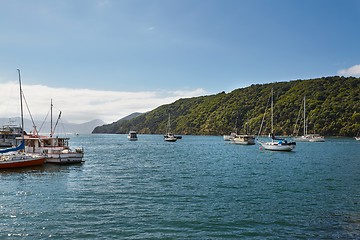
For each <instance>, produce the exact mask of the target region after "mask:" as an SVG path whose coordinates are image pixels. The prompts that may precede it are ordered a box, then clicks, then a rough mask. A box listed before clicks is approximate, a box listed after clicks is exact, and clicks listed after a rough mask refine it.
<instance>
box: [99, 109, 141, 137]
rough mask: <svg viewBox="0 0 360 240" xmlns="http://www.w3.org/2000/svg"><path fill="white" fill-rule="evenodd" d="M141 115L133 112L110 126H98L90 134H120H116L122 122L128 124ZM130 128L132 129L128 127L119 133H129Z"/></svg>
mask: <svg viewBox="0 0 360 240" xmlns="http://www.w3.org/2000/svg"><path fill="white" fill-rule="evenodd" d="M141 114H142V113H138V112H135V113H132V114H130V115H128V116H126V117H124V118H122V119H120V120H118V121H116V122H113V123H111V124H105V125H102V126H98V127H96V128H95V129H94V130H93V131H92V133H120V132H118V129H119V127H120V126H121V125H122V124H123V123H124V122H128V121H130V120H131V119H133V118H136V117H138V116H140V115H141ZM131 127H132V125H128V129H126V130H124V131H123V132H121V133H125V132H126V133H127V132H129V131H130V129H131Z"/></svg>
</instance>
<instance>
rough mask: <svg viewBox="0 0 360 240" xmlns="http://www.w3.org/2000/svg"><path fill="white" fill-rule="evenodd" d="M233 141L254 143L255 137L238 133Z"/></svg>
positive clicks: (244, 143) (241, 143)
mask: <svg viewBox="0 0 360 240" xmlns="http://www.w3.org/2000/svg"><path fill="white" fill-rule="evenodd" d="M231 141H232V143H235V144H240V145H254V144H255V137H254V136H252V135H248V134H244V135H236V136H235V137H234V138H233V139H232V140H231Z"/></svg>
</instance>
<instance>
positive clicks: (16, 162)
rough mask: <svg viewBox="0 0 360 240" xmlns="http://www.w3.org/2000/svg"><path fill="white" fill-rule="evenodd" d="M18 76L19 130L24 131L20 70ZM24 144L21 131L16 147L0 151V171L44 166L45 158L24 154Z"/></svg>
mask: <svg viewBox="0 0 360 240" xmlns="http://www.w3.org/2000/svg"><path fill="white" fill-rule="evenodd" d="M18 74H19V86H20V109H21V129H24V114H23V104H22V98H23V92H22V88H21V77H20V70H19V69H18ZM24 149H25V142H24V131H23V130H22V131H21V141H20V144H19V145H18V146H17V147H14V148H6V149H1V150H0V154H1V155H0V169H9V168H23V167H32V166H39V165H42V164H44V162H45V157H44V156H42V155H38V154H29V153H25V152H24Z"/></svg>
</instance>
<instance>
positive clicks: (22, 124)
mask: <svg viewBox="0 0 360 240" xmlns="http://www.w3.org/2000/svg"><path fill="white" fill-rule="evenodd" d="M17 71H18V74H19V86H20V112H21V139H22V141H23V142H24V111H23V102H22V88H21V76H20V69H17Z"/></svg>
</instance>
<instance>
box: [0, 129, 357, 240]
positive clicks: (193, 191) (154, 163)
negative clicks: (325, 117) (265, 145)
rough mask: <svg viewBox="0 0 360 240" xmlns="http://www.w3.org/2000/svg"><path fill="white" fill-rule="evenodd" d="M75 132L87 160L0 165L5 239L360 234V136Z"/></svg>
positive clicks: (74, 141)
mask: <svg viewBox="0 0 360 240" xmlns="http://www.w3.org/2000/svg"><path fill="white" fill-rule="evenodd" d="M138 139H139V140H138V141H128V140H127V137H126V135H105V134H104V135H103V134H98V135H79V136H71V145H72V146H80V147H84V149H85V157H84V160H85V161H86V162H85V163H83V164H77V165H68V166H59V165H51V164H47V165H44V166H42V167H36V168H28V169H22V170H6V171H0V184H1V186H0V239H48V238H51V239H247V238H249V239H356V238H357V239H359V238H360V142H359V141H355V140H354V139H342V138H332V139H326V142H324V143H298V144H297V146H296V149H295V151H293V152H271V151H265V150H261V149H260V148H259V145H253V146H243V145H235V144H230V142H225V141H223V140H222V137H220V136H183V139H181V140H178V141H177V142H165V141H164V140H163V137H162V136H161V135H138Z"/></svg>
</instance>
